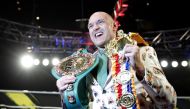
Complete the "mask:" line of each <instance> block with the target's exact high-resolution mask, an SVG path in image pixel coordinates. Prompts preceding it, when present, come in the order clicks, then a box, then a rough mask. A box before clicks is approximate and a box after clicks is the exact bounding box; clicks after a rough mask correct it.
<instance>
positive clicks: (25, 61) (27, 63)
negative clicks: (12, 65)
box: [21, 55, 33, 68]
mask: <svg viewBox="0 0 190 109" xmlns="http://www.w3.org/2000/svg"><path fill="white" fill-rule="evenodd" d="M21 64H22V66H24V67H25V68H30V67H32V65H33V58H32V56H30V55H25V56H23V57H22V58H21Z"/></svg>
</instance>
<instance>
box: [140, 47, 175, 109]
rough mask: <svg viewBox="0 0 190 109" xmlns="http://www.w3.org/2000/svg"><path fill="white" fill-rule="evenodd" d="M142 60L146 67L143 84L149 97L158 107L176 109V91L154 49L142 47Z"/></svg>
mask: <svg viewBox="0 0 190 109" xmlns="http://www.w3.org/2000/svg"><path fill="white" fill-rule="evenodd" d="M140 58H141V61H142V62H143V64H144V67H145V75H144V79H143V80H142V81H141V83H142V84H143V86H144V88H145V90H146V91H147V93H148V95H149V96H150V97H151V98H152V100H153V101H154V102H155V103H156V104H157V105H162V107H163V105H164V106H166V105H167V106H169V107H172V108H175V107H176V103H177V95H176V92H175V89H174V88H173V86H172V85H171V84H170V83H169V82H168V80H167V79H166V76H165V74H164V72H163V70H162V68H161V66H160V64H159V61H158V58H157V54H156V52H155V50H154V48H153V47H150V46H144V47H141V48H140Z"/></svg>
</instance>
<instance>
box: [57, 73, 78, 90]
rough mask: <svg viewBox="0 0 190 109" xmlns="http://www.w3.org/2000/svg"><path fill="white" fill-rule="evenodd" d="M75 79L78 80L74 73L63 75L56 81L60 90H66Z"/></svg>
mask: <svg viewBox="0 0 190 109" xmlns="http://www.w3.org/2000/svg"><path fill="white" fill-rule="evenodd" d="M75 80H76V77H75V76H72V75H66V76H62V77H61V78H60V79H58V80H57V82H56V85H57V88H58V89H59V91H65V90H66V88H67V87H68V85H69V84H70V83H74V82H75Z"/></svg>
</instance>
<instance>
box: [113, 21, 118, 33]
mask: <svg viewBox="0 0 190 109" xmlns="http://www.w3.org/2000/svg"><path fill="white" fill-rule="evenodd" d="M117 29H118V25H117V22H114V23H113V31H117Z"/></svg>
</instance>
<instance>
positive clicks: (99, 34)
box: [95, 32, 103, 38]
mask: <svg viewBox="0 0 190 109" xmlns="http://www.w3.org/2000/svg"><path fill="white" fill-rule="evenodd" d="M102 35H103V32H98V33H96V34H95V37H96V38H97V37H100V36H102Z"/></svg>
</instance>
